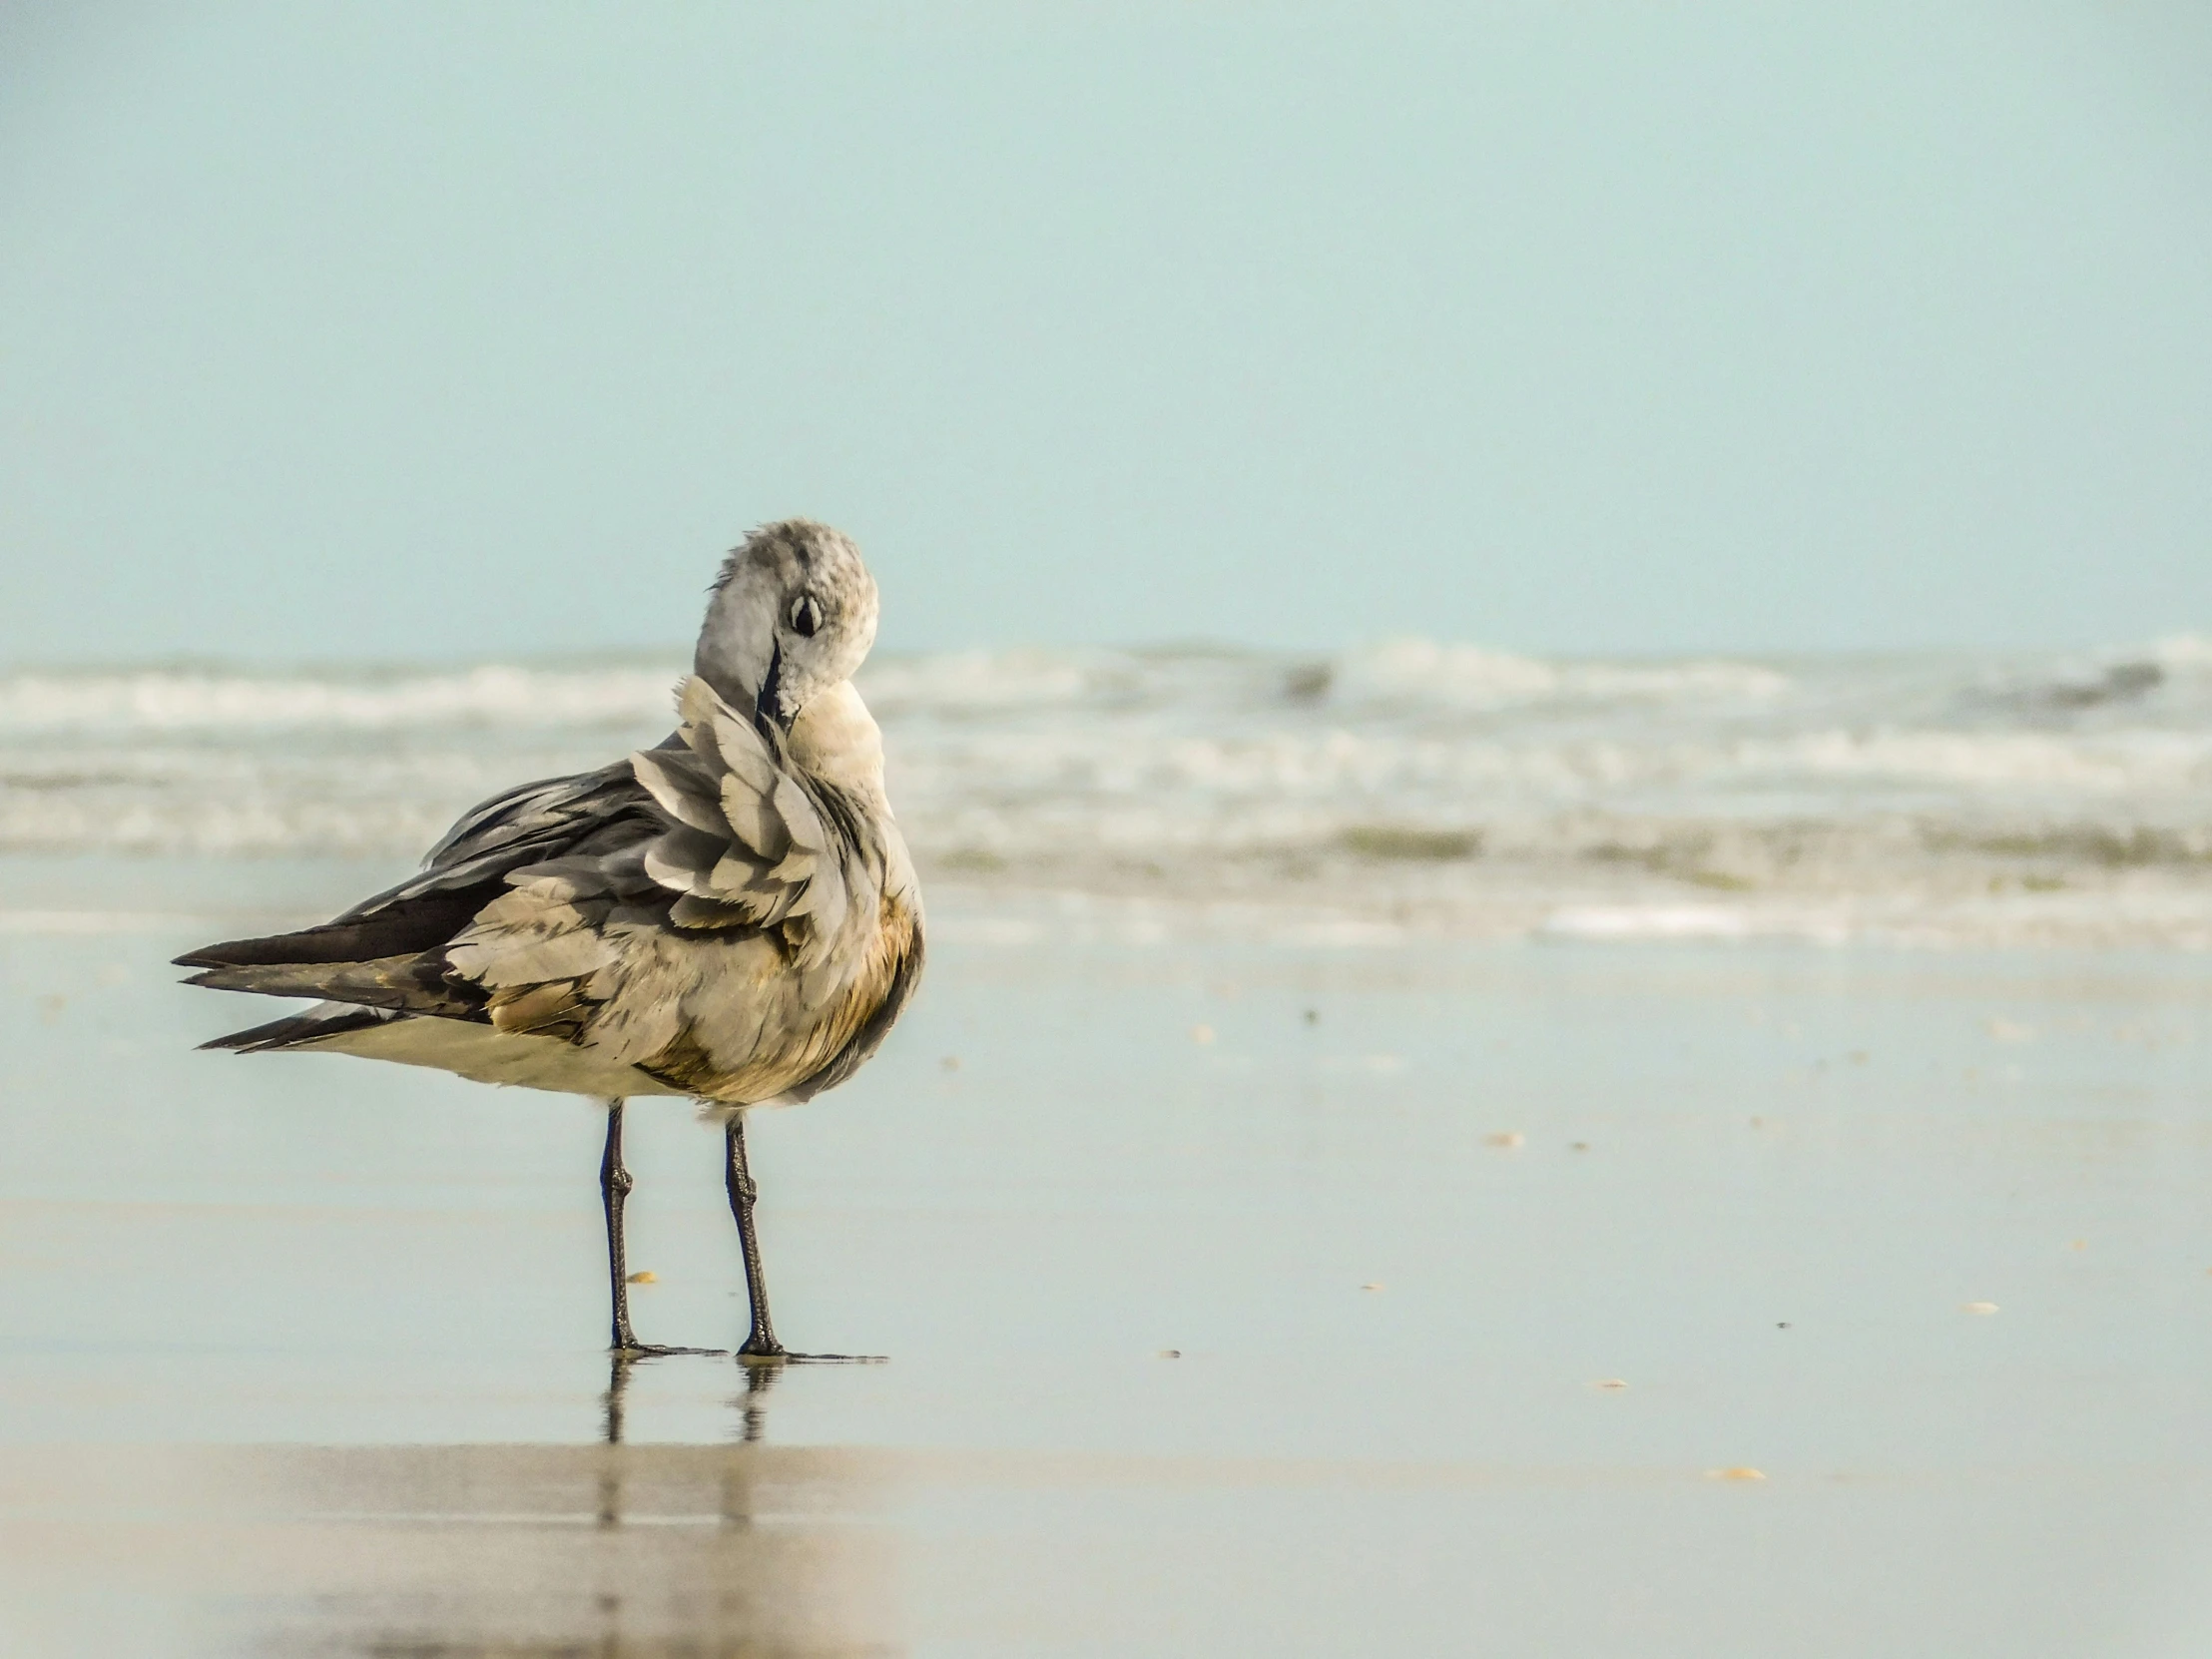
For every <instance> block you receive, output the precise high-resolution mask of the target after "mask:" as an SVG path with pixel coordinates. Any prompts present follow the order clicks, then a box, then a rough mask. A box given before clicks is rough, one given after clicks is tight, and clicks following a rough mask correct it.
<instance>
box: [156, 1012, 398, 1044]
mask: <svg viewBox="0 0 2212 1659" xmlns="http://www.w3.org/2000/svg"><path fill="white" fill-rule="evenodd" d="M394 1017H395V1016H394V1015H391V1014H388V1013H386V1012H385V1011H384V1010H383V1009H381V1008H350V1007H344V1006H341V1005H339V1004H335V1003H332V1004H327V1005H325V1006H324V1007H321V1008H311V1009H309V1010H308V1011H307V1012H306V1013H303V1014H286V1015H285V1016H284V1017H283V1018H282V1019H273V1020H271V1021H270V1022H269V1023H268V1024H266V1025H250V1026H248V1027H247V1028H246V1029H245V1030H244V1031H233V1032H232V1033H231V1034H230V1035H229V1036H227V1037H212V1038H210V1039H209V1040H208V1041H206V1042H204V1043H202V1044H201V1045H200V1046H201V1047H202V1048H220V1049H229V1050H231V1051H233V1052H234V1053H239V1054H264V1053H267V1052H268V1051H269V1050H271V1049H275V1048H290V1047H292V1046H294V1045H295V1044H298V1043H302V1042H308V1041H311V1040H312V1039H314V1038H316V1037H334V1036H336V1035H337V1034H338V1033H339V1032H341V1031H362V1030H366V1029H367V1028H368V1027H370V1026H372V1025H381V1024H383V1023H384V1022H385V1021H386V1020H388V1019H392V1018H394Z"/></svg>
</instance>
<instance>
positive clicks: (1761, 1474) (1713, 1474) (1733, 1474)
mask: <svg viewBox="0 0 2212 1659" xmlns="http://www.w3.org/2000/svg"><path fill="white" fill-rule="evenodd" d="M1705 1478H1706V1479H1708V1480H1764V1479H1766V1478H1767V1471H1766V1470H1764V1469H1755V1468H1753V1467H1751V1466H1750V1465H1749V1464H1739V1465H1737V1466H1736V1467H1735V1468H1732V1469H1707V1470H1706V1471H1705Z"/></svg>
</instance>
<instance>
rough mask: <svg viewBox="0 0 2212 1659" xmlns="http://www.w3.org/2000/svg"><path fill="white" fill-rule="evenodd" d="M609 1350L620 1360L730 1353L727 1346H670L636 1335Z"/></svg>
mask: <svg viewBox="0 0 2212 1659" xmlns="http://www.w3.org/2000/svg"><path fill="white" fill-rule="evenodd" d="M607 1352H608V1353H609V1354H611V1355H613V1356H614V1357H615V1358H616V1359H618V1360H665V1359H667V1358H668V1357H669V1356H670V1355H672V1354H712V1355H722V1354H728V1353H729V1352H730V1351H729V1350H728V1349H726V1348H668V1347H665V1346H664V1345H662V1344H660V1343H641V1342H639V1341H638V1340H637V1339H636V1338H635V1337H633V1338H631V1339H630V1340H629V1341H628V1342H626V1343H624V1344H622V1345H621V1346H620V1347H618V1348H610V1349H609V1350H607Z"/></svg>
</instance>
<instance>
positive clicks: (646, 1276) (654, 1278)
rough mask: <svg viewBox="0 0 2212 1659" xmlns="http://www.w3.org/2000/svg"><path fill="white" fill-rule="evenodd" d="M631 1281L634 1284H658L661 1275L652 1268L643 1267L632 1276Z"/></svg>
mask: <svg viewBox="0 0 2212 1659" xmlns="http://www.w3.org/2000/svg"><path fill="white" fill-rule="evenodd" d="M629 1282H630V1283H631V1284H633V1285H658V1284H659V1283H660V1282H661V1276H660V1275H659V1274H657V1273H655V1272H653V1271H652V1270H651V1269H650V1268H641V1269H639V1270H638V1271H637V1272H636V1273H633V1274H632V1275H631V1276H630V1280H629Z"/></svg>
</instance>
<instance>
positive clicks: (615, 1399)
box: [599, 1353, 784, 1445]
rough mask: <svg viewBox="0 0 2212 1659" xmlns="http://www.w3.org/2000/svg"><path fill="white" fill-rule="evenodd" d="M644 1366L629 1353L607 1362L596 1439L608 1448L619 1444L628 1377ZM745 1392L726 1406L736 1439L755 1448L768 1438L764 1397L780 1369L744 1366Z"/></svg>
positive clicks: (626, 1408)
mask: <svg viewBox="0 0 2212 1659" xmlns="http://www.w3.org/2000/svg"><path fill="white" fill-rule="evenodd" d="M643 1363H645V1362H644V1361H641V1360H640V1358H639V1357H638V1356H636V1355H632V1354H619V1353H618V1354H612V1355H609V1356H608V1360H607V1391H606V1392H605V1393H604V1394H602V1395H601V1396H600V1425H599V1426H600V1437H601V1438H602V1439H603V1440H605V1441H606V1443H607V1444H609V1445H620V1444H622V1435H623V1429H624V1425H625V1421H626V1417H627V1414H628V1395H629V1391H630V1374H631V1372H632V1371H634V1370H635V1369H636V1368H637V1367H638V1366H639V1365H641V1364H643ZM739 1370H740V1371H742V1372H743V1373H744V1374H745V1389H744V1391H743V1392H742V1393H740V1394H738V1395H737V1396H736V1397H734V1398H733V1399H732V1400H731V1401H730V1403H731V1404H732V1405H733V1406H734V1407H736V1409H737V1412H738V1439H739V1441H740V1442H741V1443H742V1444H746V1445H757V1444H759V1443H760V1442H761V1441H762V1440H764V1439H766V1438H767V1436H768V1396H769V1391H770V1390H771V1389H773V1388H774V1387H775V1386H776V1379H777V1377H778V1376H779V1375H780V1374H781V1373H782V1372H783V1370H784V1368H783V1367H782V1366H760V1365H745V1366H740V1367H739Z"/></svg>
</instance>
